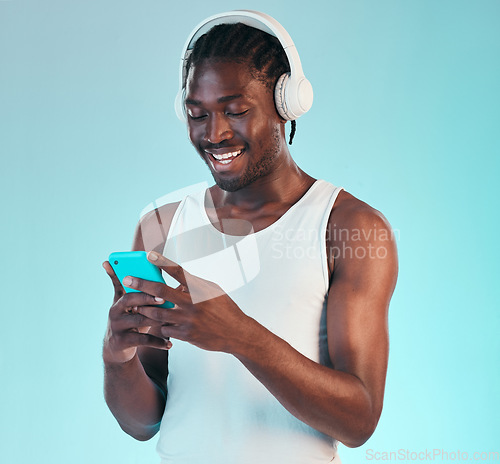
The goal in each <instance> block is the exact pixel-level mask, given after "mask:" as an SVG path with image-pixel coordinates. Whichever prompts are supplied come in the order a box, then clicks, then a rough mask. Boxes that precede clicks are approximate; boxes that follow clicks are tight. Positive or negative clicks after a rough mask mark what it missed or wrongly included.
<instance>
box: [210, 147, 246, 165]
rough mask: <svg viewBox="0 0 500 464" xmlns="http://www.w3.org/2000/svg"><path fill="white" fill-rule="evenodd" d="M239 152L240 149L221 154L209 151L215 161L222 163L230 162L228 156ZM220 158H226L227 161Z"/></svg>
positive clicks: (234, 155) (232, 156) (231, 156)
mask: <svg viewBox="0 0 500 464" xmlns="http://www.w3.org/2000/svg"><path fill="white" fill-rule="evenodd" d="M240 153H241V150H238V151H233V152H231V153H224V154H223V155H216V154H214V153H210V154H211V155H212V156H213V157H214V158H215V159H216V160H217V161H219V162H221V163H222V164H227V163H229V162H231V161H232V160H230V159H229V158H234V157H236V156H238V155H239V154H240ZM222 160H227V161H222Z"/></svg>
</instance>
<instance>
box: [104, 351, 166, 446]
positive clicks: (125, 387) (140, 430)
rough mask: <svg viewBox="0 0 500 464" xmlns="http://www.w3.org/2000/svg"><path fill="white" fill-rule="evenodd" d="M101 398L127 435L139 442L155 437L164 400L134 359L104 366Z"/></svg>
mask: <svg viewBox="0 0 500 464" xmlns="http://www.w3.org/2000/svg"><path fill="white" fill-rule="evenodd" d="M104 396H105V399H106V403H107V404H108V407H109V409H110V410H111V412H112V413H113V415H114V416H115V418H116V420H117V421H118V423H119V424H120V427H121V428H122V429H123V430H124V431H125V432H126V433H128V434H129V435H131V436H133V437H134V438H136V439H137V440H142V441H144V440H149V439H150V438H151V437H153V436H154V435H155V434H156V432H157V431H158V429H159V427H160V421H161V418H162V415H163V411H164V409H165V401H166V398H165V394H164V393H163V391H162V390H161V389H160V388H159V387H158V386H157V385H156V384H155V383H154V382H153V381H152V380H151V379H150V378H149V377H148V375H147V374H146V372H145V371H144V368H143V366H142V364H141V362H140V360H139V358H138V356H137V355H136V356H134V357H133V358H132V359H131V360H130V361H128V362H126V363H106V362H105V363H104Z"/></svg>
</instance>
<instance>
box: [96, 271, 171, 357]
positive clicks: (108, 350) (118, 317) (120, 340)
mask: <svg viewBox="0 0 500 464" xmlns="http://www.w3.org/2000/svg"><path fill="white" fill-rule="evenodd" d="M103 267H104V269H105V270H106V272H107V274H108V275H109V277H110V278H111V281H112V282H113V286H114V289H115V295H114V298H113V305H112V306H111V309H110V310H109V317H108V327H107V330H106V335H105V337H104V348H103V359H104V362H106V363H125V362H127V361H130V360H131V359H132V358H133V357H134V356H135V355H136V352H137V347H138V346H150V347H153V348H158V349H163V350H165V349H167V350H168V349H169V348H170V347H171V346H172V343H171V342H170V341H169V340H166V339H165V338H159V337H155V336H153V335H150V334H149V333H148V331H149V329H150V327H152V326H158V325H160V324H159V323H158V322H157V321H154V320H152V319H149V318H148V317H146V316H145V315H142V314H140V313H139V308H151V309H153V308H152V306H151V305H160V304H163V303H164V302H165V300H164V299H162V298H155V296H152V295H150V294H149V295H148V294H146V293H138V292H133V293H126V292H125V290H124V289H123V287H122V285H121V283H120V281H119V280H118V277H116V274H115V273H114V271H113V268H112V267H111V265H110V264H109V262H108V261H106V262H104V263H103Z"/></svg>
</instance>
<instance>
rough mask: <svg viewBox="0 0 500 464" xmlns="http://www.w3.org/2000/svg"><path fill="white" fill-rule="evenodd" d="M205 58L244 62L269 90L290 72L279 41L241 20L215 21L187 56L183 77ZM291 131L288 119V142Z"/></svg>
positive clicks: (293, 123)
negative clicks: (227, 22) (230, 22)
mask: <svg viewBox="0 0 500 464" xmlns="http://www.w3.org/2000/svg"><path fill="white" fill-rule="evenodd" d="M205 60H210V61H218V60H219V61H235V62H238V63H245V64H248V66H249V69H250V72H251V73H252V76H253V77H254V78H255V79H258V80H259V81H261V82H262V83H263V84H264V85H265V86H266V87H268V88H269V89H270V90H271V91H272V92H273V93H274V88H275V86H276V82H277V81H278V79H279V77H280V76H281V75H282V74H285V73H288V72H290V64H289V63H288V58H287V56H286V53H285V51H284V50H283V47H282V45H281V43H280V41H279V40H278V39H277V38H276V37H274V36H272V35H271V34H268V33H267V32H264V31H261V30H260V29H256V28H254V27H250V26H247V25H246V24H243V23H234V24H219V25H217V26H214V27H212V29H210V30H209V31H208V32H207V33H206V34H203V35H202V36H201V37H200V38H199V39H198V40H197V41H196V43H195V45H194V48H193V50H192V51H191V53H190V54H189V56H188V58H187V62H186V76H185V79H187V74H188V72H189V69H190V68H191V67H192V66H195V65H197V64H200V63H202V62H203V61H205ZM183 85H184V86H185V85H186V82H183ZM295 130H296V123H295V121H292V130H291V133H290V141H289V143H290V145H291V144H292V140H293V137H294V135H295Z"/></svg>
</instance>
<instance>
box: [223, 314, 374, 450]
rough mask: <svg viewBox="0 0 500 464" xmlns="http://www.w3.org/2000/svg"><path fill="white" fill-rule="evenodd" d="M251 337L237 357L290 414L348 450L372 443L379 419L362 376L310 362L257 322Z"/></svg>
mask: <svg viewBox="0 0 500 464" xmlns="http://www.w3.org/2000/svg"><path fill="white" fill-rule="evenodd" d="M246 333H247V336H246V337H244V338H243V340H242V343H239V344H238V346H237V347H235V349H234V351H233V354H234V355H235V356H236V358H237V359H239V360H240V361H241V362H242V364H243V365H244V366H245V367H246V368H247V369H248V370H249V371H250V372H251V373H252V374H253V375H254V376H255V377H256V378H257V379H258V380H259V381H260V382H261V383H262V384H263V385H264V386H265V387H266V388H267V389H268V390H269V391H270V392H271V393H272V394H273V395H274V396H275V397H276V399H277V400H278V401H279V402H280V403H281V404H282V405H283V406H284V407H285V408H286V409H287V410H288V411H289V412H290V413H292V414H293V415H294V416H295V417H297V418H298V419H300V420H301V421H303V422H305V423H306V424H308V425H310V426H311V427H313V428H315V429H316V430H319V431H321V432H323V433H325V434H327V435H329V436H332V437H334V438H336V439H337V440H339V441H341V442H342V443H344V444H345V445H347V446H351V447H354V446H360V445H361V444H362V443H364V442H365V441H366V440H367V439H368V438H369V436H370V435H371V434H372V433H373V430H374V428H375V426H376V423H377V421H378V414H377V413H376V412H374V411H373V407H372V404H371V400H370V396H369V394H368V392H367V390H366V389H365V387H364V385H363V383H362V382H361V381H360V380H359V379H358V378H357V377H355V376H354V375H351V374H348V373H345V372H341V371H338V370H334V369H332V368H329V367H326V366H322V365H320V364H318V363H316V362H314V361H312V360H310V359H309V358H307V357H305V356H303V355H302V354H301V353H299V352H298V351H297V350H295V349H294V348H293V347H292V346H290V345H289V344H288V343H287V342H285V341H284V340H283V339H281V338H279V337H277V336H276V335H274V334H272V333H271V332H270V331H268V330H267V329H266V328H264V327H262V326H261V325H260V324H258V323H257V322H255V321H253V320H251V322H250V323H249V329H248V330H247V331H246ZM254 340H258V343H257V344H255V342H254Z"/></svg>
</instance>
